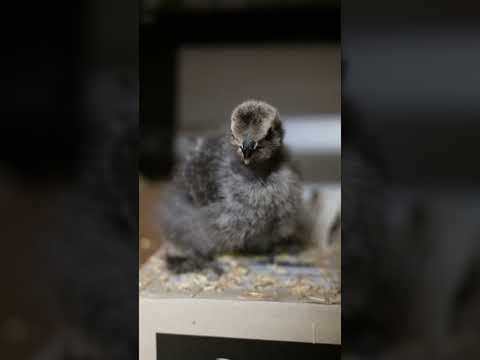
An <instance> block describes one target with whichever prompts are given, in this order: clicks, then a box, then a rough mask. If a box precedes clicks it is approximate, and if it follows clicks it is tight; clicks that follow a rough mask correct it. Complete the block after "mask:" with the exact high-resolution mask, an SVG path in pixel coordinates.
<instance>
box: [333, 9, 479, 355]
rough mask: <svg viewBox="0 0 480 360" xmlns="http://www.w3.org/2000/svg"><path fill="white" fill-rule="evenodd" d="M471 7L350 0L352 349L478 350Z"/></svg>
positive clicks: (346, 328) (348, 317)
mask: <svg viewBox="0 0 480 360" xmlns="http://www.w3.org/2000/svg"><path fill="white" fill-rule="evenodd" d="M473 14H477V12H476V6H475V5H473V3H468V2H463V1H461V2H455V3H449V4H448V3H447V2H434V1H431V2H426V3H421V4H420V3H418V2H413V1H402V2H394V3H392V2H389V3H385V2H381V1H367V2H365V1H363V2H350V1H344V2H343V3H342V61H343V62H344V64H343V66H344V70H343V74H342V81H343V86H342V87H343V95H342V200H343V201H342V202H343V204H342V209H343V211H342V220H343V224H342V226H343V227H344V228H343V231H344V232H343V236H342V241H343V244H342V291H343V292H342V295H343V297H342V300H343V301H342V342H343V352H344V354H345V355H346V356H351V358H371V357H372V356H375V357H380V358H388V359H392V358H393V359H397V358H398V359H402V358H409V359H423V358H442V359H457V358H464V359H473V358H477V357H478V356H479V355H478V354H479V349H478V346H477V344H476V341H475V340H474V339H475V338H478V334H479V328H478V323H479V322H478V319H479V318H478V315H479V313H478V310H476V308H474V307H471V304H473V303H478V301H479V299H480V298H479V294H480V292H479V289H480V276H479V271H478V270H479V268H480V256H479V255H480V248H479V246H478V244H479V240H480V227H479V222H478V218H479V209H480V208H479V205H480V198H479V188H478V185H479V175H480V173H479V167H478V166H476V163H477V160H476V158H477V154H478V152H479V147H478V135H479V134H480V123H479V121H478V120H479V119H480V108H479V103H478V101H477V100H478V96H477V92H478V91H477V90H476V89H477V84H478V65H477V64H478V63H479V60H480V48H479V47H478V44H477V43H476V41H475V40H474V39H476V38H478V35H479V30H480V28H479V27H478V23H477V22H476V21H475V20H474V17H473Z"/></svg>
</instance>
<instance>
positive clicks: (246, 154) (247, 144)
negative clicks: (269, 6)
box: [240, 139, 257, 164]
mask: <svg viewBox="0 0 480 360" xmlns="http://www.w3.org/2000/svg"><path fill="white" fill-rule="evenodd" d="M256 145H257V144H256V142H255V141H253V140H251V139H246V140H244V141H243V143H242V146H240V150H242V154H243V160H244V162H245V163H246V164H247V163H248V162H249V159H250V157H251V156H252V153H253V151H254V150H255V148H256Z"/></svg>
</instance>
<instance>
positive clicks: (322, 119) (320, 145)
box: [282, 114, 342, 154]
mask: <svg viewBox="0 0 480 360" xmlns="http://www.w3.org/2000/svg"><path fill="white" fill-rule="evenodd" d="M282 122H283V125H284V128H285V144H286V145H287V146H288V147H289V148H290V150H291V151H292V152H293V153H296V154H316V153H334V154H336V153H340V151H341V147H342V140H341V137H342V132H341V122H340V114H318V115H305V116H287V117H284V118H283V120H282Z"/></svg>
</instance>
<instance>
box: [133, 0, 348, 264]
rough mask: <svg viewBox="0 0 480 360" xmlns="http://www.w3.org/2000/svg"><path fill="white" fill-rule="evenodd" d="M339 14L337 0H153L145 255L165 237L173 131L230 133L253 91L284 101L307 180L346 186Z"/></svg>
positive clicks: (144, 32) (145, 106) (147, 29)
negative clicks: (164, 200)
mask: <svg viewBox="0 0 480 360" xmlns="http://www.w3.org/2000/svg"><path fill="white" fill-rule="evenodd" d="M339 16H340V12H339V2H336V1H294V2H293V1H290V2H289V1H284V2H282V1H222V2H217V1H178V2H176V1H175V2H171V1H144V3H143V18H142V25H141V39H142V45H141V53H142V64H143V69H142V73H141V78H142V79H143V81H142V89H141V91H142V96H141V109H142V114H141V128H142V138H141V159H140V171H141V175H142V181H141V185H140V224H141V225H140V234H141V238H143V242H142V240H141V243H140V249H141V250H140V258H141V262H142V261H144V260H145V258H146V257H147V256H148V254H150V253H151V251H153V249H155V248H156V246H158V244H156V243H155V241H157V240H155V239H158V238H159V235H158V232H157V231H156V229H155V224H154V223H152V222H154V220H152V219H151V216H149V214H151V213H152V211H154V209H153V208H152V207H154V206H155V204H156V203H157V202H158V201H159V200H158V199H159V198H158V197H159V196H161V184H159V183H158V180H165V179H167V178H162V176H161V175H159V174H160V172H161V170H162V169H168V166H170V165H171V164H168V160H167V157H166V154H168V151H171V150H169V149H168V147H169V144H171V141H172V140H171V139H170V138H168V134H173V135H174V136H175V137H177V138H178V137H180V136H185V135H207V134H223V133H226V132H227V131H228V129H229V126H230V115H231V112H232V111H233V109H234V107H235V106H237V105H238V104H239V103H241V102H242V101H244V100H246V99H250V98H258V99H262V100H265V101H267V102H269V103H271V104H272V105H274V106H275V107H277V108H278V109H279V111H280V115H281V118H282V120H283V122H284V125H285V129H286V138H285V143H286V144H287V146H288V147H289V148H290V150H291V152H292V154H293V158H294V160H295V161H296V162H297V163H298V164H299V167H300V170H301V172H302V175H303V177H304V181H305V183H306V185H307V188H308V187H309V186H310V185H313V184H316V186H318V185H319V184H321V185H323V186H326V187H329V188H332V189H336V190H339V187H340V167H341V165H340V160H341V154H340V148H341V131H340V129H341V126H340V111H341V88H340V84H341V61H340V60H341V59H340V23H339V19H340V18H339ZM159 44H162V46H159ZM160 145H163V146H165V147H166V149H165V150H166V151H167V152H165V151H162V149H160V147H159V146H160ZM170 148H173V146H170ZM167 172H168V171H167ZM149 219H150V220H149ZM157 230H158V229H157ZM152 239H153V240H152ZM152 241H153V242H154V243H152Z"/></svg>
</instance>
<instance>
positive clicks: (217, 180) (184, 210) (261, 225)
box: [162, 100, 301, 272]
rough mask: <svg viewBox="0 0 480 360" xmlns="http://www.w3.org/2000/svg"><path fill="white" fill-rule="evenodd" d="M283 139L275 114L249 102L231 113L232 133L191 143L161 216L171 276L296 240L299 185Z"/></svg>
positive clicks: (265, 104) (278, 120) (266, 108)
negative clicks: (232, 255) (217, 257)
mask: <svg viewBox="0 0 480 360" xmlns="http://www.w3.org/2000/svg"><path fill="white" fill-rule="evenodd" d="M283 136H284V130H283V127H282V123H281V121H280V118H279V114H278V112H277V110H276V109H275V108H274V107H272V106H271V105H269V104H267V103H265V102H262V101H257V100H249V101H246V102H244V103H242V104H240V105H239V106H237V107H236V108H235V109H234V111H233V113H232V116H231V124H230V132H228V133H227V134H225V135H223V136H219V137H211V138H200V139H197V140H196V142H195V143H194V144H193V146H192V149H191V150H190V151H189V152H187V154H186V159H185V161H184V162H183V163H182V164H181V166H180V167H179V169H178V172H177V175H176V176H175V178H174V181H173V184H172V189H171V191H170V196H169V198H168V199H167V201H166V202H165V207H164V209H163V210H164V211H163V214H162V219H163V228H164V230H165V232H166V238H167V241H168V245H169V246H168V247H167V249H168V250H167V261H168V264H169V267H170V268H171V269H172V270H173V271H176V272H186V271H193V270H197V269H200V268H202V267H204V266H205V265H207V264H208V263H210V262H211V260H212V259H213V257H214V256H215V255H216V254H219V253H222V252H230V251H243V252H254V253H269V252H271V251H272V250H273V249H274V248H275V247H276V246H278V245H282V244H283V243H284V242H285V243H288V242H291V241H292V240H293V241H295V240H294V239H295V235H296V230H297V229H298V225H299V221H298V220H299V213H300V207H301V187H300V179H299V175H298V174H297V172H296V171H294V170H293V168H292V166H291V165H290V163H289V160H288V154H287V151H286V149H285V147H284V145H283Z"/></svg>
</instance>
